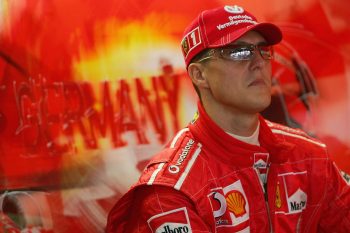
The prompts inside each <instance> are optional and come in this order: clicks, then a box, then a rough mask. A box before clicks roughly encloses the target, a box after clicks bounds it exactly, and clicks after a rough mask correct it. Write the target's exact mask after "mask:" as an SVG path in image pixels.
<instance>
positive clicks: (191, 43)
mask: <svg viewBox="0 0 350 233" xmlns="http://www.w3.org/2000/svg"><path fill="white" fill-rule="evenodd" d="M201 43H202V40H201V36H200V32H199V27H196V28H195V29H193V30H192V31H190V32H189V33H188V34H187V35H186V36H185V37H184V38H183V39H182V41H181V47H182V51H183V52H184V54H185V57H187V54H188V53H189V52H190V51H191V50H192V49H194V48H195V47H197V46H198V45H200V44H201Z"/></svg>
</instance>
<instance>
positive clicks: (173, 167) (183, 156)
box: [169, 139, 194, 173]
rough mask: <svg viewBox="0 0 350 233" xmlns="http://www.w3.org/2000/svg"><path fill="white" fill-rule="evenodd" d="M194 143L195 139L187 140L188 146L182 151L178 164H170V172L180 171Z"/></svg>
mask: <svg viewBox="0 0 350 233" xmlns="http://www.w3.org/2000/svg"><path fill="white" fill-rule="evenodd" d="M193 144H194V141H193V140H192V139H190V140H189V141H188V142H187V144H186V146H185V147H184V148H183V149H182V152H181V154H180V157H179V159H178V160H177V162H176V164H175V165H171V166H169V172H171V173H178V172H179V171H180V165H181V164H182V163H183V162H184V160H185V159H186V157H187V155H188V153H189V152H190V150H191V148H192V146H193Z"/></svg>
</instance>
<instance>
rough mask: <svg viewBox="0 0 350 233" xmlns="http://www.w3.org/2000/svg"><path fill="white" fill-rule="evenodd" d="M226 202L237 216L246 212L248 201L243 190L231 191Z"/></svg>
mask: <svg viewBox="0 0 350 233" xmlns="http://www.w3.org/2000/svg"><path fill="white" fill-rule="evenodd" d="M226 203H227V207H228V209H229V211H231V212H232V213H233V214H234V215H235V216H236V217H241V216H243V215H244V214H245V213H246V210H245V205H246V201H245V199H244V197H243V194H242V193H241V192H239V191H237V190H235V191H232V192H230V193H229V194H228V195H227V196H226Z"/></svg>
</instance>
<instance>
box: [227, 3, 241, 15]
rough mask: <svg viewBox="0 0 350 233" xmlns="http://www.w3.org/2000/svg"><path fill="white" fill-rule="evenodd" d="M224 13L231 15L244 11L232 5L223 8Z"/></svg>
mask: <svg viewBox="0 0 350 233" xmlns="http://www.w3.org/2000/svg"><path fill="white" fill-rule="evenodd" d="M224 9H225V11H227V12H229V13H233V14H241V13H243V12H244V9H243V8H242V7H240V6H237V5H234V6H225V7H224Z"/></svg>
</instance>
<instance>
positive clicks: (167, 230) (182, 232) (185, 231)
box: [147, 207, 192, 233]
mask: <svg viewBox="0 0 350 233" xmlns="http://www.w3.org/2000/svg"><path fill="white" fill-rule="evenodd" d="M147 223H148V226H149V227H150V229H151V230H152V232H154V233H192V228H191V224H190V220H189V217H188V213H187V209H186V208H185V207H183V208H179V209H175V210H171V211H168V212H164V213H160V214H157V215H155V216H153V217H151V218H150V219H148V221H147Z"/></svg>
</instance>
